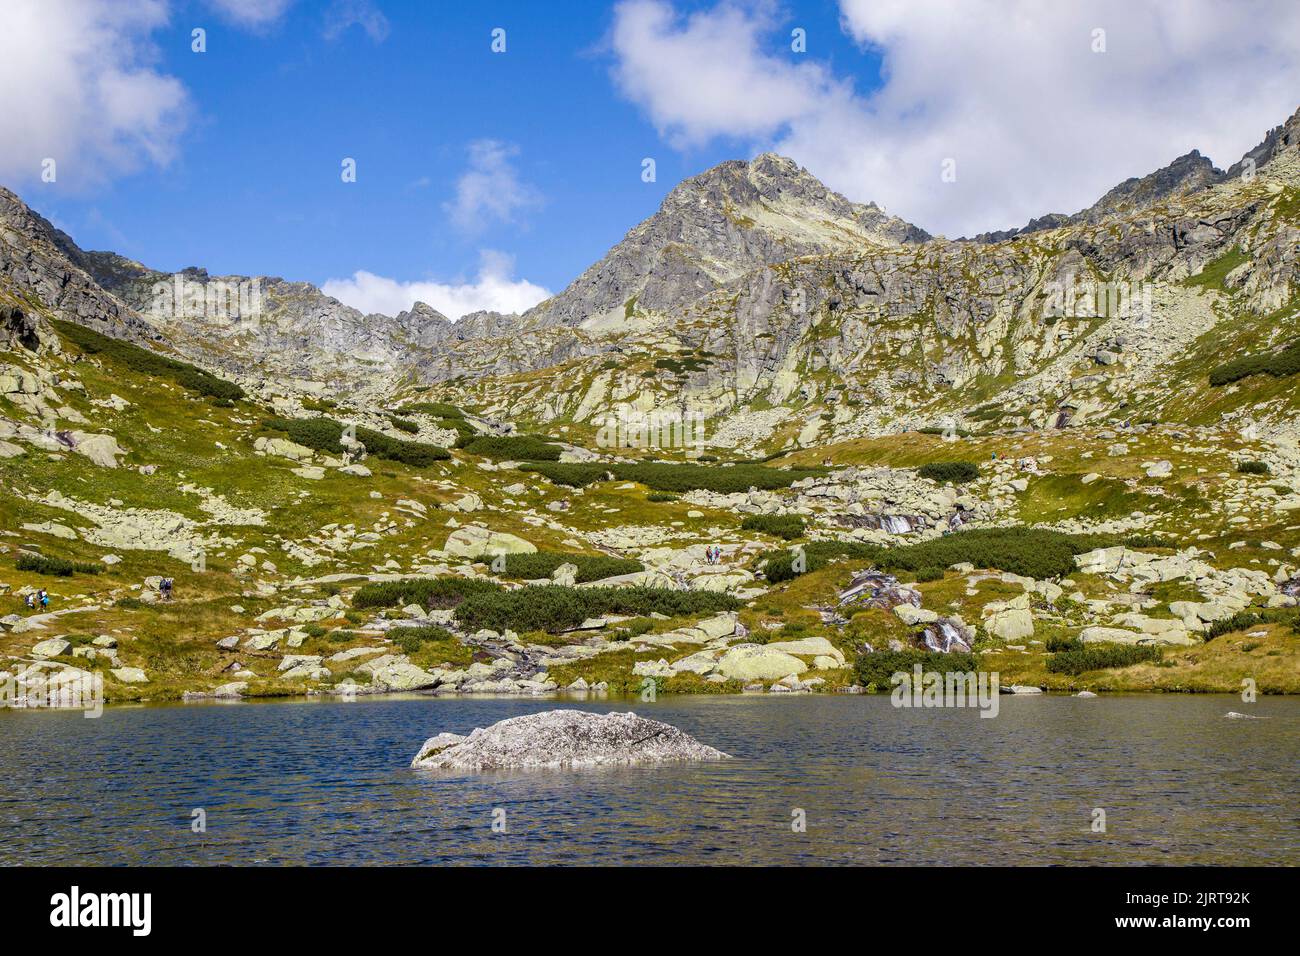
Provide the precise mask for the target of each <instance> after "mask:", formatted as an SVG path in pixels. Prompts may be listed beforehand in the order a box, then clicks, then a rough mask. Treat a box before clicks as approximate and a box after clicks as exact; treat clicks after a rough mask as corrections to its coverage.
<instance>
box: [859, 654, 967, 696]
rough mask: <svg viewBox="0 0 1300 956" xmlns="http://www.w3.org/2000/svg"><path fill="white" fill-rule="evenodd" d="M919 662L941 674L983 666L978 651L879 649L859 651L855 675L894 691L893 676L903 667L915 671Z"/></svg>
mask: <svg viewBox="0 0 1300 956" xmlns="http://www.w3.org/2000/svg"><path fill="white" fill-rule="evenodd" d="M917 664H920V665H921V670H922V671H935V672H936V673H940V674H947V673H957V672H960V673H967V672H969V671H973V670H977V669H978V668H979V656H978V655H976V654H960V653H957V654H944V653H941V652H940V651H922V650H905V651H876V652H875V653H874V654H859V655H858V656H857V657H856V658H854V661H853V679H854V681H855V682H856V683H857V684H858V685H859V686H861V687H874V688H875V689H876V690H877V691H885V692H888V691H891V690H893V687H894V685H893V684H892V683H891V682H890V678H892V677H893V676H894V674H897V673H898V672H899V671H902V672H904V673H906V674H909V675H910V674H911V673H912V671H913V668H915V667H916V665H917Z"/></svg>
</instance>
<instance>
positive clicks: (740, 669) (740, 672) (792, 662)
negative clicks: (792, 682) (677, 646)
mask: <svg viewBox="0 0 1300 956" xmlns="http://www.w3.org/2000/svg"><path fill="white" fill-rule="evenodd" d="M807 669H808V665H807V664H805V663H804V662H803V661H801V660H799V658H797V657H795V656H794V655H792V654H787V653H786V652H785V651H782V650H774V649H773V648H772V647H770V646H769V645H765V644H737V645H736V646H735V647H732V648H730V649H728V651H727V652H726V653H725V654H723V655H722V658H721V659H720V660H719V661H718V667H717V670H718V673H720V674H722V676H724V677H726V678H728V679H729V680H743V681H756V680H780V679H781V678H782V677H788V676H789V675H790V674H802V673H803V672H804V671H806V670H807Z"/></svg>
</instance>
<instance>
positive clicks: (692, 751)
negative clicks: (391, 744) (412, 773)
mask: <svg viewBox="0 0 1300 956" xmlns="http://www.w3.org/2000/svg"><path fill="white" fill-rule="evenodd" d="M727 756H728V755H727V754H724V753H722V752H721V751H720V750H715V749H714V748H712V747H708V746H705V745H704V744H702V743H700V742H699V741H697V740H695V739H694V738H693V737H691V736H690V735H689V734H686V733H683V732H682V731H680V730H678V729H677V728H676V727H673V726H670V725H669V724H664V723H660V722H659V721H657V720H647V719H646V718H644V717H638V716H637V715H636V714H633V713H627V714H612V713H611V714H591V713H587V712H585V711H578V710H551V711H546V712H544V713H540V714H529V715H527V716H524V717H511V718H510V719H508V720H503V721H500V722H499V723H496V724H493V725H492V726H491V727H487V728H482V727H480V728H477V729H475V730H474V731H473V732H472V733H470V734H469V735H467V736H464V735H460V734H451V733H442V734H439V735H438V736H436V737H430V738H429V739H428V740H427V741H425V743H424V746H423V747H421V748H420V751H419V753H417V754H416V755H415V759H414V760H412V761H411V766H412V767H414V768H416V769H421V770H438V769H445V770H473V771H482V770H508V769H512V768H523V769H538V768H563V767H599V766H617V765H627V764H647V763H665V762H679V761H691V760H724V759H726V758H727Z"/></svg>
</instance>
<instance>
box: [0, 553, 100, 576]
mask: <svg viewBox="0 0 1300 956" xmlns="http://www.w3.org/2000/svg"><path fill="white" fill-rule="evenodd" d="M16 567H17V568H18V570H19V571H33V572H35V573H36V574H48V575H52V576H54V577H59V578H68V577H71V576H72V575H74V574H99V573H100V572H102V571H103V570H104V566H103V565H102V564H92V563H89V562H86V561H68V560H67V559H66V558H52V557H48V556H46V555H43V554H26V553H25V554H20V555H18V561H17V563H16Z"/></svg>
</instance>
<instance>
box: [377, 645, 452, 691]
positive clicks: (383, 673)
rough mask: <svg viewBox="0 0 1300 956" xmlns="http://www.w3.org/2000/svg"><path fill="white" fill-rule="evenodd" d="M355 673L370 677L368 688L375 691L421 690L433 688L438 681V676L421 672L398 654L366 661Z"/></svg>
mask: <svg viewBox="0 0 1300 956" xmlns="http://www.w3.org/2000/svg"><path fill="white" fill-rule="evenodd" d="M357 671H358V673H362V674H369V675H370V686H371V688H372V689H373V690H376V691H404V690H421V689H423V688H425V687H433V686H434V685H435V684H437V683H438V680H439V675H438V674H430V673H429V672H428V671H425V670H421V669H420V668H418V667H416V666H415V665H414V664H412V663H411V662H410V660H408V659H407V658H406V657H404V656H402V655H399V654H385V655H384V656H383V657H377V658H375V659H374V660H372V661H366V662H365V663H364V664H362V665H361V666H360V667H358V668H357ZM440 673H441V672H440Z"/></svg>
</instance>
